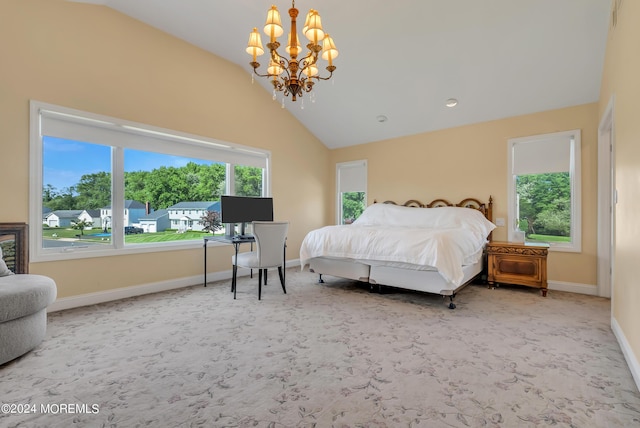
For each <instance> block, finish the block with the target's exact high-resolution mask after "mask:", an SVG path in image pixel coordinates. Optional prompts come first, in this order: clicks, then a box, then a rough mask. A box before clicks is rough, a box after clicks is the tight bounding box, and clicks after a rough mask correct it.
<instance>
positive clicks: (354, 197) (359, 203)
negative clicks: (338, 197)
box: [342, 192, 365, 223]
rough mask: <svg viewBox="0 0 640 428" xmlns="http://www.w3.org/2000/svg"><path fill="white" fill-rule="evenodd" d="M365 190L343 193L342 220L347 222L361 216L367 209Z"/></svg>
mask: <svg viewBox="0 0 640 428" xmlns="http://www.w3.org/2000/svg"><path fill="white" fill-rule="evenodd" d="M364 198H365V192H344V193H343V194H342V220H343V222H345V223H350V222H351V221H353V220H355V219H357V218H358V217H360V214H362V212H363V211H364V209H365V201H364Z"/></svg>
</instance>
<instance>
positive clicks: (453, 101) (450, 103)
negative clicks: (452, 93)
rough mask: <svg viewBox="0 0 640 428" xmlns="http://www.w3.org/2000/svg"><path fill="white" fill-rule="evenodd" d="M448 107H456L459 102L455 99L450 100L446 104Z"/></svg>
mask: <svg viewBox="0 0 640 428" xmlns="http://www.w3.org/2000/svg"><path fill="white" fill-rule="evenodd" d="M445 105H446V106H447V107H455V106H457V105H458V100H456V99H455V98H449V99H448V100H447V102H446V104H445Z"/></svg>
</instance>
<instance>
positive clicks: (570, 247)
mask: <svg viewBox="0 0 640 428" xmlns="http://www.w3.org/2000/svg"><path fill="white" fill-rule="evenodd" d="M560 138H568V139H570V159H569V177H570V183H571V242H570V243H559V242H549V243H548V244H549V250H550V251H562V252H575V253H579V252H582V154H581V146H582V143H581V131H580V129H573V130H569V131H561V132H554V133H549V134H540V135H532V136H529V137H520V138H511V139H509V140H508V141H507V159H508V165H507V203H508V213H507V220H508V221H507V225H508V227H507V237H508V241H509V242H514V241H516V239H515V233H514V232H515V231H516V227H517V226H516V222H517V218H516V211H517V208H516V205H517V196H516V190H517V189H516V174H515V173H514V171H513V168H514V146H515V145H516V144H518V143H534V144H535V142H536V141H540V142H542V141H547V140H549V139H560Z"/></svg>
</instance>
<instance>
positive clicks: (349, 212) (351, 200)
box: [336, 160, 367, 224]
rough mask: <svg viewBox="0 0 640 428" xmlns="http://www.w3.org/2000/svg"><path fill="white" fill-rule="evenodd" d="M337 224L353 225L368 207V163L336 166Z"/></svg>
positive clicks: (348, 163)
mask: <svg viewBox="0 0 640 428" xmlns="http://www.w3.org/2000/svg"><path fill="white" fill-rule="evenodd" d="M336 189H337V194H338V198H337V210H336V212H337V224H351V223H353V221H354V220H355V219H357V218H358V217H360V214H362V212H363V211H364V209H365V208H366V207H367V161H366V160H360V161H352V162H341V163H338V164H336Z"/></svg>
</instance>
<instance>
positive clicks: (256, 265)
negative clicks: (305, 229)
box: [231, 221, 289, 300]
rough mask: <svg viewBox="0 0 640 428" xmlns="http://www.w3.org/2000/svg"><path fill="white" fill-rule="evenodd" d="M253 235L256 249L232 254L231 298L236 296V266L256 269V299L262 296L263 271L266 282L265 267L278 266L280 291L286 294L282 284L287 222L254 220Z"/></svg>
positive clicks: (265, 281)
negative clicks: (235, 254)
mask: <svg viewBox="0 0 640 428" xmlns="http://www.w3.org/2000/svg"><path fill="white" fill-rule="evenodd" d="M252 225H253V236H254V237H255V239H256V250H255V251H251V252H247V253H241V254H238V255H237V257H236V256H232V258H231V261H232V263H233V278H232V280H231V288H232V289H233V298H234V299H235V298H236V279H237V275H238V267H244V268H248V269H258V300H260V299H261V298H262V275H263V273H264V284H265V285H266V284H267V269H268V268H274V267H277V268H278V274H279V275H280V284H282V291H284V294H287V289H286V288H285V286H284V280H285V277H284V271H283V268H284V267H285V263H286V262H285V254H286V245H285V243H286V240H287V231H288V230H289V223H288V222H274V221H254V222H253V223H252Z"/></svg>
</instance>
